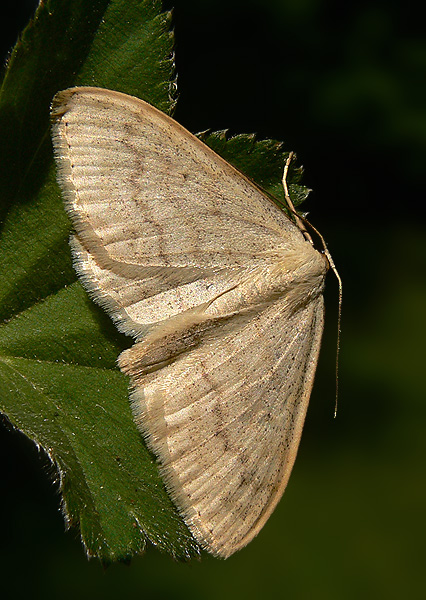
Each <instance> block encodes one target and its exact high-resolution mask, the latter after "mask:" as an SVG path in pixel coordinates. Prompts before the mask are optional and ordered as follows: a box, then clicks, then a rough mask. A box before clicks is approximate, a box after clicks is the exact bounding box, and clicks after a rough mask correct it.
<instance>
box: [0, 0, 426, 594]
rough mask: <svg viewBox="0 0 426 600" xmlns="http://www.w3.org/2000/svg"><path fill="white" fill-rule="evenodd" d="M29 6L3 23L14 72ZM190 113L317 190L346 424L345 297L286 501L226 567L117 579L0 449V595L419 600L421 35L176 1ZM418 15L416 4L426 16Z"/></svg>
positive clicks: (52, 498) (274, 5) (283, 0)
mask: <svg viewBox="0 0 426 600" xmlns="http://www.w3.org/2000/svg"><path fill="white" fill-rule="evenodd" d="M34 6H35V2H31V1H27V2H24V1H21V2H14V3H11V5H10V9H11V11H12V13H11V14H9V15H8V16H7V15H4V14H3V16H2V21H1V23H0V26H1V31H0V33H1V36H0V42H1V50H2V54H3V56H6V53H7V50H8V48H9V47H10V46H11V45H12V44H13V43H14V42H15V41H16V37H17V34H18V32H19V31H20V29H21V28H22V27H23V26H24V25H25V24H26V22H27V20H28V18H29V16H30V15H31V14H32V10H33V8H34ZM165 6H166V7H167V8H171V6H174V7H175V11H174V23H175V34H176V40H177V41H176V58H177V68H178V73H179V78H178V85H179V91H180V100H179V103H178V108H177V111H176V114H175V117H176V118H177V120H178V121H180V122H181V123H182V124H183V125H185V126H186V127H187V128H189V129H190V130H192V131H200V130H204V129H206V128H212V129H222V128H229V129H230V132H231V133H239V132H256V133H258V135H259V137H274V138H276V139H282V140H285V141H286V143H287V145H288V148H289V149H293V150H295V151H296V152H297V155H298V157H299V160H300V162H302V163H303V164H304V166H305V179H304V181H305V183H306V184H307V185H308V186H309V187H311V188H313V190H314V191H313V193H312V195H311V197H310V199H309V200H308V202H307V204H306V210H308V211H309V213H310V214H309V218H310V220H311V221H312V223H313V224H314V225H315V226H316V227H317V228H318V229H319V230H320V231H321V233H322V234H323V236H324V237H325V239H326V241H327V243H328V245H329V248H330V251H331V253H332V255H333V257H334V260H335V262H336V265H337V267H338V269H339V271H340V274H341V276H342V279H343V282H344V300H343V322H342V330H343V331H342V349H341V356H340V380H339V385H340V397H339V412H338V417H337V419H335V420H334V419H333V411H334V387H335V382H334V360H335V340H336V336H335V331H336V304H337V291H336V290H337V286H336V283H335V281H333V277H331V276H330V277H329V281H328V289H327V293H326V302H327V327H326V332H325V338H324V344H323V351H322V354H321V359H320V364H319V368H318V374H317V379H316V384H315V389H314V392H313V395H312V400H311V406H310V409H309V414H308V419H307V423H306V427H305V432H304V436H303V440H302V444H301V449H300V452H299V456H298V460H297V462H296V467H295V469H294V472H293V475H292V478H291V481H290V484H289V486H288V490H287V492H286V494H285V497H284V499H283V501H282V502H281V504H280V506H279V508H278V509H277V510H276V511H275V513H274V515H273V516H272V517H271V519H270V520H269V522H268V523H267V525H266V526H265V528H264V530H263V531H262V532H261V534H260V535H259V536H258V538H257V539H256V540H255V541H254V542H252V543H251V544H250V545H249V546H248V547H247V548H246V549H244V550H242V551H241V552H240V553H238V554H237V555H235V556H234V557H232V558H231V559H229V560H228V561H226V562H223V561H218V560H215V559H212V558H210V557H203V560H202V561H201V562H197V561H194V562H192V563H191V564H189V565H186V564H179V563H176V562H173V561H172V559H170V558H169V557H168V556H162V555H159V554H158V553H157V552H156V551H155V549H150V550H149V551H148V552H147V554H146V555H145V556H144V557H141V558H138V559H136V560H134V561H133V562H132V564H131V566H130V567H126V566H124V565H113V566H112V567H110V568H109V569H108V570H107V571H106V572H103V570H102V568H101V566H100V565H99V564H98V563H97V562H96V561H91V562H87V560H86V558H85V556H84V552H83V549H82V547H81V545H80V543H79V540H78V533H77V532H75V531H71V532H69V533H66V534H65V533H64V526H63V522H62V517H61V515H60V513H59V510H58V508H59V497H58V495H57V492H56V491H55V490H56V488H55V486H54V485H53V484H52V473H51V472H50V467H49V466H48V464H47V461H46V460H45V459H44V458H43V455H41V454H40V453H38V451H37V450H36V449H35V448H34V447H33V445H32V444H31V443H30V442H28V441H27V440H26V439H24V438H23V436H21V435H20V434H18V433H16V432H11V431H10V430H8V429H7V427H4V428H2V431H1V438H0V452H1V455H0V456H1V458H0V460H1V463H0V489H1V494H0V510H1V519H2V533H1V541H0V576H1V578H2V582H7V581H9V583H11V582H13V584H14V586H16V589H19V590H22V591H25V590H28V593H30V592H31V593H32V595H33V596H35V597H43V598H58V597H60V596H61V597H62V598H68V597H69V598H71V597H74V596H75V595H76V594H78V595H79V597H81V598H89V597H93V596H96V595H101V594H102V596H103V597H104V598H116V597H119V596H120V597H127V596H135V595H136V594H138V597H149V598H153V599H157V598H158V599H162V598H181V597H182V598H189V599H191V600H192V599H198V598H208V599H210V598H224V599H227V598H239V597H246V598H260V597H263V595H264V594H269V595H271V594H274V595H275V594H279V595H280V596H282V597H285V598H291V599H292V600H293V599H299V598H301V599H305V598H306V599H307V598H315V599H322V598H324V599H330V600H333V599H345V600H346V599H351V598H354V599H358V598H360V597H362V598H368V599H369V598H374V599H376V598H387V599H391V598H400V597H404V598H417V597H422V595H423V594H424V586H425V583H426V581H425V576H424V568H425V558H426V552H425V539H426V527H425V508H426V485H425V474H424V472H425V467H424V464H425V457H426V452H425V449H426V443H425V424H426V419H425V398H426V393H425V383H424V373H425V367H424V357H425V350H424V345H425V337H426V319H425V310H426V282H425V266H426V236H425V227H424V222H423V214H424V200H425V191H426V181H425V179H426V178H425V164H426V35H425V29H424V19H423V16H422V14H420V12H416V9H415V8H414V4H413V5H411V4H410V3H409V2H402V1H401V2H393V1H390V0H383V1H380V0H370V1H368V2H367V1H358V2H356V3H355V2H345V3H344V2H342V1H339V2H337V1H329V2H327V1H325V0H293V1H287V0H245V1H240V0H227V1H226V2H225V1H223V0H215V1H213V0H211V1H210V0H204V1H203V0H200V1H198V2H196V1H195V0H175V1H174V2H173V3H171V2H169V1H167V2H166V3H165ZM416 6H417V4H416Z"/></svg>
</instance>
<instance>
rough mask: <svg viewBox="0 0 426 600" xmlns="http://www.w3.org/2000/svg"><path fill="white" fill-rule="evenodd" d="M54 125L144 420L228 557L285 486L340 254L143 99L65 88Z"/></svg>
mask: <svg viewBox="0 0 426 600" xmlns="http://www.w3.org/2000/svg"><path fill="white" fill-rule="evenodd" d="M52 120H53V144H54V150H55V157H56V163H57V172H58V181H59V184H60V186H61V188H62V192H63V196H64V198H65V205H66V209H67V211H68V214H69V215H70V217H71V220H72V223H73V226H74V229H75V235H73V237H72V238H71V246H72V251H73V256H74V265H75V269H76V271H77V273H78V275H79V277H80V278H81V280H82V282H83V284H84V286H85V288H86V290H87V291H88V292H89V294H90V295H91V296H92V297H93V298H94V299H95V301H96V302H98V303H99V304H100V305H101V306H103V307H104V308H105V309H106V311H107V312H108V313H109V314H110V316H111V317H112V319H113V320H114V321H115V323H116V325H117V327H118V329H119V330H120V331H122V332H124V333H126V334H128V335H131V336H133V337H134V338H135V340H136V343H135V344H134V346H133V347H131V348H130V349H128V350H125V351H124V352H122V353H121V355H120V356H119V358H118V364H119V366H120V369H121V370H122V371H123V372H124V373H126V374H128V375H129V376H130V381H131V395H130V397H131V405H132V409H133V414H134V418H135V421H136V424H137V426H138V428H139V429H140V431H141V432H142V434H143V435H144V437H145V440H146V442H147V444H148V446H149V448H151V449H152V451H153V452H154V453H155V455H156V456H157V458H158V460H159V463H160V468H161V471H162V474H163V477H164V481H165V484H166V487H167V489H168V491H169V493H170V496H171V498H172V499H173V501H174V502H175V504H176V506H177V508H178V510H179V512H180V514H181V515H182V517H183V519H184V521H185V522H186V524H187V525H188V527H189V529H190V530H191V532H192V534H193V535H194V537H195V539H196V540H197V541H198V542H199V544H200V545H201V546H202V547H203V548H205V549H206V550H208V551H209V552H211V553H212V554H214V555H216V556H221V557H228V556H230V555H231V554H233V553H234V552H235V551H237V550H239V549H240V548H242V547H243V546H245V545H246V544H247V543H248V542H250V541H251V540H252V539H253V537H254V536H255V535H257V534H258V532H259V531H260V530H261V528H262V527H263V525H264V524H265V522H266V521H267V519H268V517H269V516H270V515H271V513H272V511H273V510H274V508H275V506H276V505H277V503H278V501H279V500H280V498H281V496H282V494H283V492H284V489H285V487H286V485H287V481H288V479H289V476H290V472H291V469H292V466H293V463H294V460H295V458H296V453H297V449H298V445H299V441H300V436H301V433H302V427H303V422H304V419H305V414H306V410H307V406H308V401H309V396H310V393H311V389H312V384H313V381H314V374H315V368H316V364H317V359H318V353H319V349H320V343H321V335H322V331H323V319H324V303H323V296H322V291H323V287H324V279H325V276H326V273H327V270H328V268H329V266H330V263H329V260H330V259H329V258H327V257H328V256H329V255H328V253H327V252H326V253H325V254H324V253H321V252H319V251H317V250H316V249H315V248H314V247H313V245H312V243H311V241H310V238H309V236H308V235H307V234H306V231H305V230H304V228H303V226H300V224H301V221H300V220H299V219H296V221H295V222H293V221H292V220H291V219H290V218H289V217H287V216H286V214H285V213H284V212H283V211H282V210H280V209H279V208H278V207H277V206H276V205H275V204H274V203H273V202H272V201H271V200H270V199H269V198H268V197H267V196H266V195H265V193H263V192H262V191H261V190H260V189H259V188H257V187H256V185H254V184H253V183H252V182H251V181H250V180H249V179H247V178H246V177H245V176H244V175H242V174H241V173H240V172H238V171H237V170H236V169H235V168H234V167H232V166H231V165H230V164H228V163H227V162H226V161H225V160H223V159H222V158H221V157H220V156H218V155H217V154H215V153H214V152H213V151H212V150H210V149H209V148H208V147H207V146H206V145H204V144H203V143H202V142H201V141H199V140H198V139H197V138H196V137H194V136H193V135H192V134H191V133H189V132H188V131H187V130H185V129H184V128H183V127H181V126H180V125H179V124H178V123H177V122H176V121H174V120H173V119H171V118H170V117H168V116H166V115H165V114H163V113H162V112H160V111H158V110H157V109H155V108H153V107H152V106H150V105H149V104H147V103H146V102H144V101H142V100H139V99H138V98H133V97H131V96H127V95H125V94H121V93H119V92H114V91H109V90H105V89H99V88H90V87H80V88H72V89H68V90H65V91H63V92H59V93H58V94H57V95H56V96H55V98H54V101H53V106H52ZM284 186H285V189H286V192H287V187H286V182H285V178H284ZM287 198H288V193H287ZM291 212H292V211H291Z"/></svg>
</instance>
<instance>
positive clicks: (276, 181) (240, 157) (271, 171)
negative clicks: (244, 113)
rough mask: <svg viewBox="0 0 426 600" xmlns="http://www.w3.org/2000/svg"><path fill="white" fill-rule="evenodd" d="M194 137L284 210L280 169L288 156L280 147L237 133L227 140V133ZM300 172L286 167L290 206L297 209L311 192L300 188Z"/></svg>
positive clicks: (267, 141)
mask: <svg viewBox="0 0 426 600" xmlns="http://www.w3.org/2000/svg"><path fill="white" fill-rule="evenodd" d="M198 137H199V138H200V139H201V140H202V141H203V142H204V143H205V144H207V145H208V146H210V148H212V150H214V151H215V152H217V153H218V154H220V155H221V156H222V157H223V158H224V159H225V160H227V161H228V162H230V163H231V164H232V165H234V167H236V168H237V169H238V170H239V171H241V172H242V173H244V174H245V175H247V176H248V177H250V179H252V180H253V181H254V182H255V183H256V184H257V185H258V186H259V187H261V188H262V189H263V190H264V191H265V192H266V193H267V194H268V195H269V196H270V197H271V198H272V199H273V200H274V201H275V202H276V203H277V204H278V205H279V206H280V207H281V208H285V206H286V205H285V198H284V188H283V185H282V176H283V165H284V164H285V161H286V159H287V157H288V155H289V152H288V151H286V150H285V149H284V144H283V143H282V142H278V141H276V140H257V138H256V135H255V134H253V133H252V134H247V133H241V134H239V135H235V136H232V137H230V138H228V136H227V131H226V130H222V131H215V132H202V133H200V134H198ZM302 175H303V168H302V167H297V166H295V161H294V160H293V161H292V162H291V163H290V168H289V173H288V183H289V192H290V197H291V200H292V202H293V204H294V206H295V207H296V206H299V205H300V204H301V203H302V202H303V201H304V200H306V198H307V197H308V195H309V192H310V191H311V190H310V189H309V188H307V187H306V186H304V185H301V184H300V180H301V178H302Z"/></svg>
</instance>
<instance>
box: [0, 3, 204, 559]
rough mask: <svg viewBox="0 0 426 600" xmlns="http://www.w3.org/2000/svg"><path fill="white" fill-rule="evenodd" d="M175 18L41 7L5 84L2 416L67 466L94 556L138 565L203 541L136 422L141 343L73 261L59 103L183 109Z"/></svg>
mask: <svg viewBox="0 0 426 600" xmlns="http://www.w3.org/2000/svg"><path fill="white" fill-rule="evenodd" d="M172 53H173V38H172V34H171V33H170V15H169V14H168V13H161V4H160V2H157V1H155V0H149V1H141V2H136V1H127V0H112V1H110V2H107V1H103V2H102V1H97V2H87V1H81V2H79V1H71V2H70V1H69V0H52V1H51V2H46V3H45V4H41V5H40V6H39V8H38V10H37V12H36V14H35V18H34V20H33V21H32V22H31V23H30V24H29V26H28V27H27V28H26V29H25V31H24V32H23V34H22V37H21V39H20V40H19V42H18V44H17V45H16V47H15V49H14V50H13V52H12V55H11V58H10V60H9V64H8V67H7V71H6V73H5V75H4V77H3V81H2V87H1V90H0V152H1V157H0V165H1V169H2V171H1V172H0V176H1V179H0V185H1V194H2V203H1V211H2V215H1V216H2V221H3V227H2V234H1V239H0V272H1V280H2V285H1V287H0V314H1V317H2V320H3V325H2V326H1V327H0V386H1V387H0V395H1V399H0V410H1V411H2V412H3V413H4V414H5V415H6V416H7V418H8V419H9V421H10V422H11V423H12V424H13V425H14V426H15V427H17V428H18V429H20V430H21V431H22V432H23V433H25V435H27V436H28V437H30V438H31V439H32V440H34V441H35V442H36V443H37V444H39V445H40V446H42V447H43V448H44V449H45V450H46V451H47V453H48V455H49V456H50V458H51V460H52V461H53V462H54V464H55V465H56V466H57V468H58V471H59V474H60V489H61V493H62V496H63V510H64V513H65V517H66V520H67V522H69V523H70V524H71V525H76V526H79V527H80V531H81V537H82V541H83V543H84V545H85V547H86V550H87V553H88V554H89V555H93V556H98V557H99V558H100V559H101V560H102V561H103V562H110V561H112V560H117V559H120V560H126V559H128V558H129V557H131V556H132V555H134V554H135V553H138V552H141V551H142V550H143V549H144V547H145V544H146V540H149V541H150V542H152V543H153V544H155V545H157V546H158V547H159V548H160V549H162V550H165V551H168V552H170V553H172V554H173V555H175V556H177V557H189V556H192V555H194V554H197V553H198V546H197V544H196V543H195V542H194V540H193V539H192V536H191V535H190V533H189V531H188V529H187V528H186V526H185V525H184V523H183V522H182V520H181V519H180V517H179V516H178V514H177V511H176V509H175V507H174V506H173V504H172V503H171V501H170V499H169V497H168V496H167V494H166V492H165V489H164V485H163V483H162V480H161V478H160V476H159V474H158V468H157V465H156V463H155V461H154V460H153V457H152V455H151V454H150V453H149V452H148V450H147V449H146V448H145V446H144V444H143V441H142V438H141V436H140V434H139V433H138V431H137V429H136V426H135V425H134V423H133V421H132V416H131V411H130V407H129V402H128V393H127V380H126V378H125V377H124V376H123V375H122V374H121V373H120V372H119V371H118V370H117V368H116V366H115V361H116V358H117V356H118V354H119V353H120V352H121V350H122V349H123V348H125V347H126V346H128V345H129V343H130V340H128V339H127V338H124V336H121V335H119V334H118V333H117V331H116V330H115V328H114V326H113V325H112V323H111V322H110V321H109V319H108V318H107V317H106V315H105V314H104V313H103V311H102V310H101V309H98V308H97V307H96V306H94V305H93V304H92V303H91V302H90V300H89V299H88V298H87V296H86V294H85V293H84V292H83V290H82V288H81V286H80V284H79V283H76V275H75V272H74V270H73V268H72V264H71V257H70V251H69V247H68V237H69V231H70V223H69V221H68V219H67V217H66V215H65V212H64V209H63V204H62V200H61V195H60V191H59V189H58V187H57V184H56V181H55V170H54V166H53V160H52V151H51V144H50V135H49V107H50V102H51V99H52V97H53V95H54V94H55V93H56V91H57V90H58V89H63V88H66V87H69V86H71V85H74V84H80V85H97V86H104V87H108V88H114V89H117V90H120V91H123V92H126V93H130V94H133V95H137V96H140V97H143V98H145V99H146V100H148V101H149V102H151V103H152V104H154V105H156V106H157V107H159V108H161V109H162V110H164V111H166V112H170V111H171V110H172V109H173V106H174V90H175V83H174V64H173V60H172V56H173V54H172Z"/></svg>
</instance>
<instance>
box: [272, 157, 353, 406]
mask: <svg viewBox="0 0 426 600" xmlns="http://www.w3.org/2000/svg"><path fill="white" fill-rule="evenodd" d="M293 156H294V152H290V153H289V155H288V157H287V160H286V161H285V165H284V172H283V179H282V182H283V188H284V196H285V201H286V203H287V206H288V209H289V211H290V212H291V214H292V216H293V219H294V221H295V223H296V225H297V226H298V227H299V229H300V231H301V232H302V233H303V235H304V237H305V239H306V240H307V241H309V242H310V243H311V244H312V245H313V244H314V243H313V240H312V237H311V235H310V234H309V231H308V230H307V229H306V227H305V223H307V224H308V225H309V227H310V228H311V229H312V230H313V231H315V233H316V234H317V236H318V237H319V239H320V240H321V244H322V247H323V249H324V254H325V256H326V257H327V260H328V263H329V265H330V269H331V270H332V271H333V273H334V274H335V276H336V279H337V283H338V285H339V309H338V315H337V344H336V401H335V404H334V418H336V416H337V401H338V398H339V356H340V337H341V332H342V328H341V323H342V302H343V288H342V279H341V277H340V275H339V272H338V270H337V269H336V265H335V264H334V261H333V258H332V256H331V254H330V251H329V249H328V248H327V244H326V243H325V240H324V238H323V236H322V235H321V234H320V232H319V231H318V229H316V228H315V227H314V226H313V225H312V224H311V223H309V221H307V220H306V219H304V218H303V217H301V216H300V215H299V214H297V212H296V210H295V208H294V205H293V202H292V201H291V198H290V193H289V191H288V185H287V175H288V169H289V167H290V163H291V161H292V160H293Z"/></svg>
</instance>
